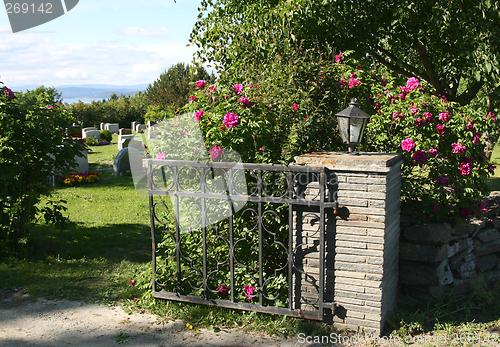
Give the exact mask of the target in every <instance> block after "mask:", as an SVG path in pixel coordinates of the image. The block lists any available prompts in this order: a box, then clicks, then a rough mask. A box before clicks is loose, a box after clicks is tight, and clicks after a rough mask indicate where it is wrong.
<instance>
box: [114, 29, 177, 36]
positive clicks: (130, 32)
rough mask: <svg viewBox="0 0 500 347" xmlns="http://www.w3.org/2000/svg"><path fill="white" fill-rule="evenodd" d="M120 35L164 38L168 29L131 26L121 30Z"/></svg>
mask: <svg viewBox="0 0 500 347" xmlns="http://www.w3.org/2000/svg"><path fill="white" fill-rule="evenodd" d="M120 33H121V34H123V35H127V36H140V37H164V36H167V35H168V29H167V28H165V27H157V28H142V27H134V26H131V27H126V28H123V29H122V30H120Z"/></svg>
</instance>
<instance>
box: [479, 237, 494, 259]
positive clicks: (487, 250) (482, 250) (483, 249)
mask: <svg viewBox="0 0 500 347" xmlns="http://www.w3.org/2000/svg"><path fill="white" fill-rule="evenodd" d="M497 252H500V239H498V240H495V241H492V242H488V243H485V244H483V245H481V246H478V247H477V248H476V250H475V254H476V256H477V257H481V256H483V255H488V254H493V253H497Z"/></svg>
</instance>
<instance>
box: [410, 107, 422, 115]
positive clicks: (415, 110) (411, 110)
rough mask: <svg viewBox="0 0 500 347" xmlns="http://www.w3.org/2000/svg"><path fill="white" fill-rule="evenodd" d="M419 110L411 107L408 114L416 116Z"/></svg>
mask: <svg viewBox="0 0 500 347" xmlns="http://www.w3.org/2000/svg"><path fill="white" fill-rule="evenodd" d="M419 111H420V110H419V109H418V107H415V106H412V107H410V112H411V114H412V115H416V114H417V113H418V112H419Z"/></svg>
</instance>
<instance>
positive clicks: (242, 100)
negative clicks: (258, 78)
mask: <svg viewBox="0 0 500 347" xmlns="http://www.w3.org/2000/svg"><path fill="white" fill-rule="evenodd" d="M238 102H239V103H240V104H242V105H243V106H245V107H249V106H252V102H251V101H250V99H249V98H247V97H246V96H242V97H241V98H239V99H238Z"/></svg>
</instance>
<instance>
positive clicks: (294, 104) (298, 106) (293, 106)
mask: <svg viewBox="0 0 500 347" xmlns="http://www.w3.org/2000/svg"><path fill="white" fill-rule="evenodd" d="M299 108H300V105H299V104H297V103H296V102H294V103H293V104H292V111H293V112H297V111H298V110H299Z"/></svg>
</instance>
